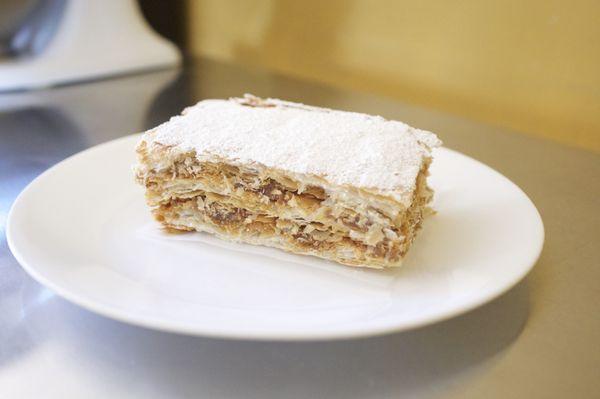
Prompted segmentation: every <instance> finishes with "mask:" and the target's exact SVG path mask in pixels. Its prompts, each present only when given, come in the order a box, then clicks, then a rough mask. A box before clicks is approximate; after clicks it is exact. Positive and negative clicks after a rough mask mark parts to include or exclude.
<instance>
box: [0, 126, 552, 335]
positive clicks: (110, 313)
mask: <svg viewBox="0 0 600 399" xmlns="http://www.w3.org/2000/svg"><path fill="white" fill-rule="evenodd" d="M140 136H141V134H140V133H136V134H131V135H127V136H123V137H120V138H117V139H114V140H110V141H107V142H104V143H100V144H98V145H95V146H92V147H89V148H87V149H85V150H82V151H80V152H78V153H76V154H73V155H71V156H69V157H67V158H65V159H63V160H61V161H60V162H58V163H56V164H54V165H52V166H51V167H49V168H48V169H46V170H45V171H44V172H42V173H41V174H40V175H38V176H37V177H35V178H34V179H33V180H32V181H31V182H30V183H29V184H28V185H27V186H26V187H25V188H24V189H23V190H22V191H21V192H20V193H19V195H17V197H16V198H15V200H14V201H13V203H12V205H11V207H10V210H9V212H8V217H7V220H6V230H5V232H6V240H7V244H8V247H9V249H10V251H11V253H12V255H13V256H14V257H15V259H16V260H17V262H18V263H19V264H20V265H21V267H22V268H23V269H24V270H25V271H26V272H27V274H29V275H30V276H31V277H32V278H33V279H34V280H35V281H37V282H38V283H40V284H41V285H43V286H44V287H47V288H49V289H50V290H52V291H53V292H54V293H56V294H57V295H58V296H60V297H61V298H63V299H65V300H67V301H69V302H71V303H73V304H75V305H77V306H79V307H81V308H83V309H86V310H87V311H91V312H93V313H96V314H99V315H101V316H103V317H107V318H109V319H113V320H117V321H120V322H123V323H126V324H130V325H135V326H139V327H144V328H150V329H153V330H158V331H164V332H169V333H176V334H184V335H191V336H202V337H210V338H218V339H233V340H252V341H325V340H341V339H356V338H364V337H371V336H379V335H384V334H390V333H396V332H401V331H408V330H413V329H417V328H421V327H425V326H428V325H431V324H435V323H439V322H441V321H444V320H448V319H451V318H454V317H457V316H459V315H462V314H465V313H468V312H470V311H472V310H474V309H477V308H479V307H481V306H482V305H485V304H487V303H489V302H491V301H493V300H495V299H496V298H498V297H500V296H501V295H502V294H504V293H506V292H508V291H510V290H511V289H512V288H513V287H515V286H516V285H517V284H518V283H519V282H520V281H521V280H523V279H524V278H525V277H526V276H527V275H528V274H529V273H530V272H531V270H532V269H533V267H534V266H535V265H536V263H537V262H538V260H539V258H540V256H541V254H542V251H543V248H544V242H545V228H544V223H543V220H542V217H541V215H540V212H539V211H538V209H537V208H536V206H535V204H534V203H533V201H531V199H530V198H529V196H528V195H527V194H526V193H525V192H524V191H523V190H522V189H521V188H520V187H519V186H518V185H517V184H515V183H514V182H513V181H512V180H510V179H509V178H507V177H506V176H504V175H503V174H502V173H500V172H498V171H497V170H495V169H494V168H492V167H491V166H488V165H486V164H485V163H483V162H481V161H479V160H477V159H475V158H472V157H470V156H468V155H465V154H463V153H461V152H459V151H456V150H453V149H450V148H447V147H441V148H439V149H437V151H445V152H450V153H452V155H453V156H458V157H463V158H467V159H468V160H470V161H473V162H475V163H476V164H478V166H480V167H483V168H484V169H486V170H487V171H488V172H491V173H493V174H495V175H497V176H498V177H500V178H501V179H503V180H504V181H505V182H506V183H508V184H509V185H510V186H512V188H513V189H516V190H517V192H519V193H520V195H522V196H523V198H524V199H525V200H526V203H527V205H528V206H529V207H530V208H531V210H532V211H533V212H532V216H533V218H534V219H535V222H536V223H535V230H537V234H536V237H535V240H536V241H535V250H533V249H532V251H531V253H530V255H529V257H528V259H527V261H526V262H525V261H524V262H523V263H524V265H525V264H526V266H524V267H522V268H521V269H520V270H519V273H515V274H514V276H513V277H512V278H511V279H509V280H507V282H506V283H505V284H504V285H499V286H497V287H496V288H495V289H492V290H488V291H486V293H485V295H481V296H478V297H477V298H476V300H473V301H470V302H468V303H466V304H463V305H461V306H457V307H456V308H454V309H451V310H450V311H446V312H441V313H440V314H438V315H434V316H429V317H426V318H421V319H416V320H414V321H412V322H404V323H398V322H395V323H389V322H388V323H383V324H381V325H378V324H376V325H373V326H367V327H362V328H347V329H345V330H317V331H316V332H311V333H307V332H306V331H301V332H300V333H295V332H290V331H287V332H282V331H279V330H269V329H253V330H252V331H245V330H244V331H232V330H231V329H229V328H224V329H223V328H207V326H201V328H197V327H196V328H193V327H191V326H189V325H184V324H181V323H169V322H165V321H162V322H161V321H160V320H155V319H153V318H148V317H145V316H143V315H133V317H132V312H130V311H119V309H118V308H114V307H113V306H110V305H106V304H103V303H98V302H96V301H94V300H93V299H90V298H87V297H85V295H82V294H80V293H77V292H76V291H73V290H72V289H69V288H68V287H64V286H63V285H61V284H57V283H55V282H53V281H52V280H51V279H48V278H47V277H46V276H44V275H43V273H41V272H40V271H39V270H37V268H36V267H35V266H33V265H31V264H30V263H29V262H28V260H27V259H26V256H25V255H24V254H23V253H21V252H20V251H19V244H18V243H16V242H15V238H14V237H15V235H16V233H15V231H14V230H15V229H16V227H15V222H14V219H15V218H16V217H17V216H18V213H19V209H20V207H21V206H22V202H23V201H24V200H23V198H26V196H27V195H29V192H30V191H32V190H33V189H34V188H35V187H36V186H37V185H38V184H40V182H41V181H43V179H44V178H45V177H46V176H48V175H49V174H51V173H57V170H59V169H60V168H62V167H63V166H64V165H65V164H66V163H69V162H71V161H73V160H74V159H76V158H81V157H85V156H86V155H87V153H88V152H91V151H97V150H99V149H101V148H103V147H106V146H110V145H117V144H118V143H119V142H121V141H133V139H134V138H139V137H140ZM15 215H17V216H15ZM532 246H533V245H532Z"/></svg>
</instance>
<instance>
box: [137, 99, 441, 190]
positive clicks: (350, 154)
mask: <svg viewBox="0 0 600 399" xmlns="http://www.w3.org/2000/svg"><path fill="white" fill-rule="evenodd" d="M143 140H145V141H147V142H148V143H149V144H152V143H159V144H162V145H166V146H169V147H171V151H176V152H187V151H195V152H196V154H197V157H198V158H199V159H201V160H203V159H210V158H212V157H220V158H224V159H227V160H229V161H231V162H232V163H233V164H248V163H259V164H262V165H264V166H266V167H269V168H277V169H281V170H285V171H290V172H294V173H300V174H313V175H317V176H320V177H323V178H325V179H326V180H327V181H329V182H330V183H333V184H337V185H351V186H355V187H360V188H367V189H374V190H379V191H396V192H399V193H408V192H412V191H413V190H414V188H415V180H416V177H417V174H418V173H419V170H420V169H421V166H422V164H423V161H424V158H426V157H429V156H430V149H431V148H432V147H436V146H439V145H440V144H441V143H440V141H439V140H438V138H437V137H436V136H435V135H434V134H433V133H430V132H426V131H423V130H419V129H415V128H412V127H410V126H408V125H406V124H404V123H402V122H398V121H390V120H386V119H384V118H382V117H380V116H371V115H365V114H360V113H355V112H344V111H335V110H330V109H325V108H317V107H309V106H305V105H303V104H297V103H291V102H287V101H280V100H275V99H266V100H262V99H259V98H257V97H253V96H250V95H246V97H245V98H241V99H239V98H238V99H230V100H204V101H201V102H199V103H198V104H196V105H194V106H192V107H189V108H187V109H185V110H184V112H183V114H182V115H179V116H175V117H173V118H171V119H170V120H169V121H168V122H166V123H164V124H162V125H160V126H158V127H156V128H154V129H151V130H149V131H148V132H146V134H145V136H144V138H143Z"/></svg>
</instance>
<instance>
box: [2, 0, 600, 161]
mask: <svg viewBox="0 0 600 399" xmlns="http://www.w3.org/2000/svg"><path fill="white" fill-rule="evenodd" d="M137 4H139V5H140V6H141V7H139V8H141V11H142V15H143V17H144V18H145V20H144V18H142V17H141V16H137V15H136V14H139V10H138V9H137V8H138V7H137ZM0 10H1V11H2V12H1V13H0V49H4V50H5V52H11V51H12V52H13V53H14V52H18V53H27V52H28V51H29V52H30V53H35V52H36V51H38V52H42V51H41V50H39V49H43V47H44V46H47V47H49V48H51V50H53V51H54V50H56V48H58V50H60V51H54V52H53V51H50V50H48V51H46V53H48V54H44V55H49V57H37V58H38V59H41V60H46V61H45V62H46V64H47V63H49V61H47V60H49V59H52V57H51V55H52V53H60V52H61V51H62V60H76V61H78V62H79V61H80V63H81V64H82V65H81V66H80V67H78V66H77V65H74V64H76V63H75V62H72V61H69V62H56V63H55V64H56V65H54V69H53V71H56V73H59V74H60V73H63V75H65V76H67V77H68V78H71V77H76V76H77V74H78V73H80V71H79V70H77V68H79V69H81V70H85V73H87V75H86V76H82V77H81V79H80V80H85V79H88V78H90V77H100V76H108V75H111V74H114V73H116V72H115V71H118V72H119V73H123V72H126V71H127V70H131V71H134V70H140V69H144V68H148V67H150V66H153V67H158V66H160V65H163V66H165V65H167V64H168V65H174V64H176V63H178V62H179V59H180V57H179V54H178V53H177V50H176V49H175V47H173V46H172V45H171V44H170V43H168V42H166V41H165V40H163V39H162V38H160V37H159V36H157V35H156V34H155V33H154V32H153V31H152V30H151V29H148V26H147V25H148V24H147V23H146V21H147V22H149V24H150V26H151V27H152V28H154V30H156V31H157V32H158V33H160V34H161V35H162V36H163V37H165V38H167V39H169V41H170V42H172V43H175V44H176V45H177V47H179V49H180V50H181V52H182V53H183V55H184V58H183V59H184V62H186V60H188V61H189V59H191V58H204V59H206V58H209V59H213V60H218V61H225V62H228V63H232V64H238V65H243V66H249V67H257V68H258V69H266V70H269V71H273V72H276V73H279V74H282V75H285V76H291V77H295V78H302V79H304V80H309V81H315V82H321V83H325V84H327V85H331V86H335V87H343V88H346V89H352V90H355V91H360V92H369V93H373V94H376V95H382V96H386V97H389V98H393V99H395V100H401V101H403V102H405V103H408V104H414V105H417V106H424V107H426V108H431V109H437V110H441V111H444V112H449V113H451V114H455V115H459V116H464V117H467V118H470V119H473V120H476V121H480V122H484V123H487V124H490V125H495V126H499V127H504V128H509V129H511V130H515V131H519V132H523V133H526V134H529V135H535V136H540V137H545V138H549V139H552V140H554V141H558V142H561V143H564V144H568V145H571V146H576V147H579V148H585V149H588V150H593V151H596V152H600V1H598V0H573V1H568V2H567V1H559V0H529V1H517V0H502V1H500V0H459V1H451V2H449V1H440V0H421V1H407V0H328V1H323V0H303V1H294V0H173V1H161V0H138V1H137V2H136V1H132V0H127V1H125V0H121V1H119V0H105V1H67V0H2V3H1V7H0ZM36 14H39V15H42V14H43V15H44V16H46V17H47V18H45V20H46V22H48V21H50V22H49V23H46V24H43V25H42V24H37V25H36V18H37V20H41V18H40V17H39V15H36ZM52 15H54V16H52ZM23 16H27V18H25V17H23ZM26 20H29V22H28V23H23V22H22V21H26ZM52 21H54V22H52ZM82 21H85V22H82ZM107 21H110V23H106V22H107ZM82 25H83V26H82ZM57 26H59V27H60V29H59V28H57ZM19 27H20V28H19ZM63 28H64V29H63ZM42 29H44V30H46V31H47V32H50V33H47V34H43V33H44V32H42V34H39V33H40V31H41V30H42ZM54 31H57V32H58V33H54ZM63 31H64V32H63ZM65 32H66V33H65ZM61 33H65V34H64V35H62V34H61ZM64 37H68V39H69V40H62V39H64ZM6 38H11V41H10V43H3V42H2V41H6ZM28 38H29V39H28ZM31 38H33V39H31ZM48 38H51V39H52V40H50V39H48ZM46 42H49V43H50V44H48V43H46ZM52 45H54V47H52ZM98 49H110V50H106V51H104V53H102V52H101V50H98ZM132 49H136V51H133V50H132ZM99 51H100V52H99ZM42 53H43V52H42ZM99 55H102V56H99ZM0 56H2V54H0ZM55 58H59V57H55ZM0 61H1V59H0ZM86 61H87V64H86V65H83V64H84V63H85V62H86ZM30 64H32V63H29V64H27V63H20V64H18V63H14V62H13V63H12V64H11V65H9V67H10V66H12V67H13V70H12V72H14V74H15V77H13V76H10V77H8V73H7V72H5V71H7V69H6V67H5V69H0V80H2V74H4V78H5V81H7V82H8V83H7V85H10V84H11V82H12V84H13V86H15V83H14V82H15V79H17V78H19V76H17V75H22V73H23V71H25V70H27V68H30V69H31V67H32V66H31V65H30ZM33 64H35V63H33ZM46 64H44V66H43V69H44V71H46V70H47V69H48V68H46ZM1 67H2V63H0V68H1ZM38 67H39V63H38ZM65 68H73V69H74V70H73V71H66V70H65ZM81 73H83V72H81ZM37 75H38V74H37V72H36V71H35V70H33V72H30V76H37ZM57 79H58V78H57ZM63 80H64V79H63ZM28 83H30V82H28ZM54 83H55V82H38V83H37V85H38V86H43V85H44V84H45V85H52V84H54ZM240 94H241V93H240Z"/></svg>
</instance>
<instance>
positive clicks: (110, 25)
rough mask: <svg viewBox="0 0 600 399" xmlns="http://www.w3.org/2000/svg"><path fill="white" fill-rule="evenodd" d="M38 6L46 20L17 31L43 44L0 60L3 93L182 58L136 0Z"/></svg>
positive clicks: (69, 0)
mask: <svg viewBox="0 0 600 399" xmlns="http://www.w3.org/2000/svg"><path fill="white" fill-rule="evenodd" d="M9 3H10V2H9ZM6 4H8V3H6ZM21 4H25V2H23V3H21ZM35 7H38V11H39V12H38V14H44V13H45V14H46V15H38V16H37V18H38V19H42V22H41V23H37V25H36V27H35V28H32V29H29V30H27V29H21V31H20V32H18V34H20V35H21V36H23V37H25V38H24V39H23V40H28V41H30V42H31V43H33V46H35V45H36V43H42V42H43V45H41V44H40V45H39V46H38V47H40V48H38V49H36V51H34V52H31V53H30V54H15V55H14V56H11V57H3V58H1V59H0V92H2V91H14V90H27V89H37V88H43V87H48V86H55V85H61V84H66V83H72V82H77V81H85V80H93V79H99V78H103V77H107V76H111V75H119V74H126V73H132V72H135V71H141V70H148V69H157V68H162V67H168V66H175V65H178V64H179V63H180V62H181V54H180V52H179V50H178V49H177V47H176V46H175V45H173V44H172V43H170V42H169V41H167V40H166V39H164V38H162V37H161V36H160V35H158V34H157V33H156V32H154V30H152V28H151V27H150V26H149V25H148V23H147V22H146V20H145V19H144V17H143V15H142V13H141V11H140V8H139V5H138V4H137V2H136V1H135V0H54V1H53V0H45V1H39V2H38V4H36V5H35V6H33V7H32V9H33V11H32V12H34V11H35ZM0 8H1V7H0ZM14 39H15V40H17V41H18V40H19V39H20V37H16V38H14ZM36 40H37V42H36Z"/></svg>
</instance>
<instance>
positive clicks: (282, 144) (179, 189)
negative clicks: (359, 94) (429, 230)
mask: <svg viewBox="0 0 600 399" xmlns="http://www.w3.org/2000/svg"><path fill="white" fill-rule="evenodd" d="M440 144H441V143H440V141H439V140H438V138H437V137H436V136H435V135H434V134H433V133H430V132H426V131H423V130H419V129H415V128H412V127H410V126H408V125H406V124H404V123H402V122H398V121H392V120H386V119H384V118H382V117H379V116H371V115H365V114H360V113H354V112H344V111H336V110H331V109H325V108H317V107H311V106H306V105H303V104H298V103H292V102H287V101H281V100H276V99H261V98H258V97H254V96H251V95H246V96H244V97H243V98H233V99H229V100H205V101H201V102H199V103H198V104H196V105H194V106H192V107H189V108H187V109H185V110H184V111H183V113H182V114H181V115H179V116H175V117H173V118H171V119H170V120H169V121H168V122H166V123H164V124H162V125H160V126H158V127H156V128H154V129H150V130H148V131H147V132H145V133H144V134H143V136H142V138H141V140H140V142H139V144H138V146H137V155H138V163H137V165H136V166H135V173H136V180H137V181H138V182H139V183H140V184H142V185H143V186H144V187H145V189H146V200H147V203H148V205H149V206H150V208H151V210H152V213H153V215H154V217H155V218H156V220H157V221H158V222H160V223H162V225H163V226H164V227H166V228H167V229H168V230H170V231H200V232H206V233H210V234H214V235H216V236H218V237H220V238H222V239H225V240H230V241H237V242H243V243H248V244H255V245H266V246H270V247H275V248H279V249H282V250H285V251H289V252H293V253H297V254H305V255H314V256H318V257H321V258H325V259H329V260H332V261H336V262H339V263H342V264H345V265H352V266H366V267H373V268H384V267H391V266H399V265H400V264H401V262H402V259H403V258H404V256H405V255H406V253H407V251H408V249H409V248H410V246H411V243H412V242H413V240H414V239H415V236H416V234H417V231H418V230H419V228H420V226H421V224H422V222H423V219H424V217H425V216H426V215H427V214H428V213H429V210H428V209H429V208H428V203H429V202H430V200H431V198H432V190H431V189H430V188H429V187H428V186H427V174H428V168H429V165H430V163H431V161H432V156H431V150H432V148H434V147H437V146H439V145H440Z"/></svg>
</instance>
